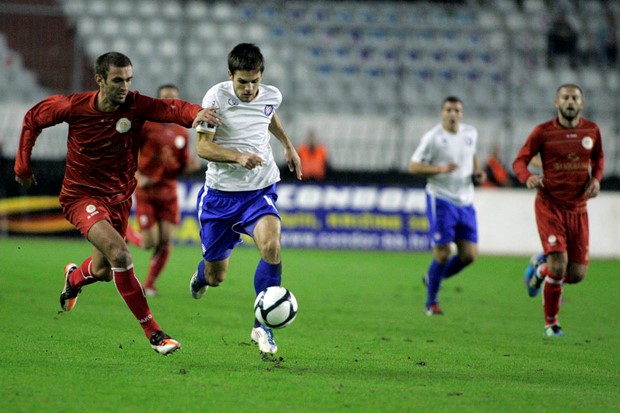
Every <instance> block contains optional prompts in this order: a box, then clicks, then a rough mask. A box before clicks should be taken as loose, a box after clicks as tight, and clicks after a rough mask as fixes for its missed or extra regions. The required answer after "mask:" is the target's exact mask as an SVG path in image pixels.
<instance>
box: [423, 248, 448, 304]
mask: <svg viewBox="0 0 620 413" xmlns="http://www.w3.org/2000/svg"><path fill="white" fill-rule="evenodd" d="M445 269H446V265H445V264H440V263H438V262H437V261H435V260H433V261H432V262H431V265H430V266H429V267H428V285H427V287H426V306H427V307H429V306H431V305H433V304H437V302H438V300H437V295H438V294H439V288H440V287H441V280H442V278H443V274H444V271H445Z"/></svg>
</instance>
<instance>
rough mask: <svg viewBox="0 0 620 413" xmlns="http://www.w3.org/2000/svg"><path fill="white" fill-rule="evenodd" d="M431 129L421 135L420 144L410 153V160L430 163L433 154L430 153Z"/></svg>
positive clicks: (431, 146)
mask: <svg viewBox="0 0 620 413" xmlns="http://www.w3.org/2000/svg"><path fill="white" fill-rule="evenodd" d="M432 137H433V134H432V131H431V132H427V133H426V134H424V136H422V140H421V141H420V144H419V145H418V147H417V148H416V149H415V151H414V152H413V155H411V162H416V163H417V162H422V163H428V164H430V163H431V162H432V158H433V154H432V148H433V145H432Z"/></svg>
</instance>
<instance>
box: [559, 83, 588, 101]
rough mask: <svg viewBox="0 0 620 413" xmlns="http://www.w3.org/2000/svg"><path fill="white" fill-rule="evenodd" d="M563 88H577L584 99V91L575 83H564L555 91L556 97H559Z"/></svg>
mask: <svg viewBox="0 0 620 413" xmlns="http://www.w3.org/2000/svg"><path fill="white" fill-rule="evenodd" d="M563 87H572V88H575V89H577V90H578V91H579V93H580V94H581V97H582V98H583V90H581V88H580V87H579V86H577V85H576V84H574V83H564V84H562V85H560V86H559V87H558V88H557V89H556V91H555V96H556V97H557V96H558V95H559V94H560V89H562V88H563Z"/></svg>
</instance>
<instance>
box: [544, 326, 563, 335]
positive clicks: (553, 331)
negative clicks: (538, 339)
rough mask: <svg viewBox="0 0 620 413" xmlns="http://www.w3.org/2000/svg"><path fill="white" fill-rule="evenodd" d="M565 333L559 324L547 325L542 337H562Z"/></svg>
mask: <svg viewBox="0 0 620 413" xmlns="http://www.w3.org/2000/svg"><path fill="white" fill-rule="evenodd" d="M565 335H566V334H564V332H563V331H562V327H560V325H559V324H554V325H552V326H547V327H545V330H544V332H543V336H544V337H564V336H565Z"/></svg>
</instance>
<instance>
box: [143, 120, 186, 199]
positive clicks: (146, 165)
mask: <svg viewBox="0 0 620 413" xmlns="http://www.w3.org/2000/svg"><path fill="white" fill-rule="evenodd" d="M141 139H142V142H141V146H140V158H139V161H138V170H139V171H140V173H142V174H143V175H146V176H147V177H149V178H150V179H151V180H152V181H153V185H152V186H148V187H146V188H139V189H138V190H139V191H145V192H148V193H150V194H151V195H157V194H158V193H160V192H162V191H163V192H170V191H173V192H175V193H176V179H177V177H178V176H179V175H180V174H181V173H182V172H183V171H184V170H185V167H186V166H187V164H188V163H189V159H190V152H189V132H188V130H187V129H186V128H183V127H181V126H179V125H177V124H174V123H156V122H146V123H145V124H144V128H142V138H141Z"/></svg>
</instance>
